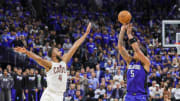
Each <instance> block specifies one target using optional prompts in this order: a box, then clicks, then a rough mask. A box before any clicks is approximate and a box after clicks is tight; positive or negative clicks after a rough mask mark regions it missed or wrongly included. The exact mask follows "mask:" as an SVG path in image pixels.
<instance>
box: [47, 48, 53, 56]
mask: <svg viewBox="0 0 180 101" xmlns="http://www.w3.org/2000/svg"><path fill="white" fill-rule="evenodd" d="M53 49H54V47H52V48H50V49H49V50H48V54H47V55H48V57H52V52H53Z"/></svg>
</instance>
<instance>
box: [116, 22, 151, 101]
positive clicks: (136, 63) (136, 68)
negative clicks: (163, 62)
mask: <svg viewBox="0 0 180 101" xmlns="http://www.w3.org/2000/svg"><path fill="white" fill-rule="evenodd" d="M125 31H127V36H128V39H129V43H130V45H131V47H132V48H133V51H134V55H133V56H130V55H129V53H128V51H127V50H126V49H125V47H124V43H123V38H124V33H125ZM131 33H132V25H131V24H127V25H122V27H121V31H120V35H119V39H118V48H119V52H120V54H121V56H122V57H123V59H124V60H125V61H126V64H127V94H126V96H125V101H147V96H148V86H147V83H146V82H147V75H148V72H149V71H150V61H149V59H148V58H147V56H146V53H147V51H146V52H145V51H144V50H143V49H141V48H140V47H139V46H140V44H139V43H138V42H137V39H136V38H134V36H133V35H132V34H131Z"/></svg>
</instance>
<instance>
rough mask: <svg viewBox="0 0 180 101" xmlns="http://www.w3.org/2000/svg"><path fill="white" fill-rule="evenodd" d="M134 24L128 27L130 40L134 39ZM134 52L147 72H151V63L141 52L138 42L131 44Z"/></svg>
mask: <svg viewBox="0 0 180 101" xmlns="http://www.w3.org/2000/svg"><path fill="white" fill-rule="evenodd" d="M131 33H132V24H129V25H128V26H127V35H128V38H129V39H132V38H133V36H132V34H131ZM131 46H132V48H133V50H134V52H136V54H137V56H136V57H137V58H138V59H139V60H140V61H141V62H142V63H143V64H144V68H145V70H146V71H147V72H149V71H150V61H149V59H148V58H147V57H146V56H145V55H144V54H143V52H142V51H141V50H140V48H139V46H138V43H137V42H134V43H132V44H131Z"/></svg>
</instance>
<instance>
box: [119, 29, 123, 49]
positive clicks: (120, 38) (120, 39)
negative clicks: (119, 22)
mask: <svg viewBox="0 0 180 101" xmlns="http://www.w3.org/2000/svg"><path fill="white" fill-rule="evenodd" d="M123 38H124V32H121V33H120V35H119V45H121V46H123V45H124V42H123Z"/></svg>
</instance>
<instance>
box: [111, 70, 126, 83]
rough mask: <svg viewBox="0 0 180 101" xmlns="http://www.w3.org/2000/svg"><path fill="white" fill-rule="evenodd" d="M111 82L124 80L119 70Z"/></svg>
mask: <svg viewBox="0 0 180 101" xmlns="http://www.w3.org/2000/svg"><path fill="white" fill-rule="evenodd" d="M113 80H115V81H117V82H118V83H120V82H121V81H123V80H124V79H123V75H122V74H121V70H119V69H118V70H117V74H116V75H115V76H114V77H113Z"/></svg>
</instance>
